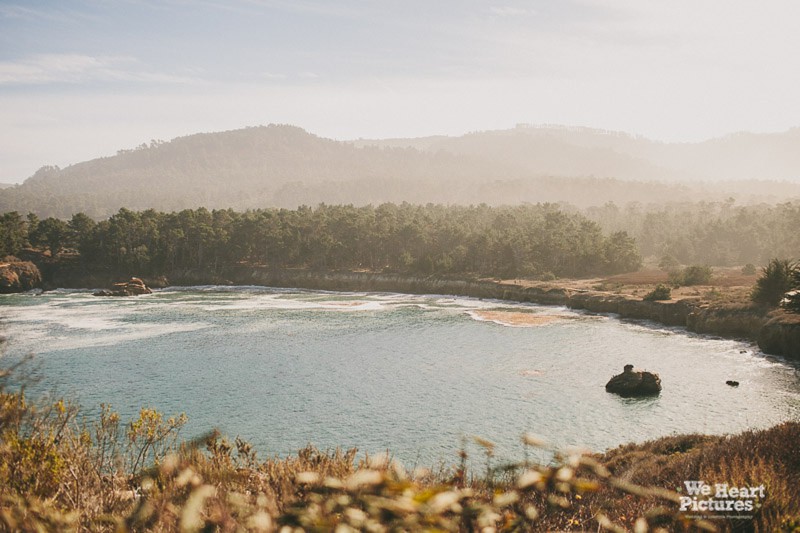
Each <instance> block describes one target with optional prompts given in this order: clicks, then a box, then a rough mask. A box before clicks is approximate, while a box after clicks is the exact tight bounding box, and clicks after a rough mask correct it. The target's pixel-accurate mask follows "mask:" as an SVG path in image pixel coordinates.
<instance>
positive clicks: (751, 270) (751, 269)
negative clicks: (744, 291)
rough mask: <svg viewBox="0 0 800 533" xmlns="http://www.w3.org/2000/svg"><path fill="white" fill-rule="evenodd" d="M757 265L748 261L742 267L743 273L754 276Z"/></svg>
mask: <svg viewBox="0 0 800 533" xmlns="http://www.w3.org/2000/svg"><path fill="white" fill-rule="evenodd" d="M756 272H757V271H756V266H755V265H754V264H753V263H747V264H746V265H745V266H743V267H742V274H744V275H745V276H752V275H754V274H755V273H756Z"/></svg>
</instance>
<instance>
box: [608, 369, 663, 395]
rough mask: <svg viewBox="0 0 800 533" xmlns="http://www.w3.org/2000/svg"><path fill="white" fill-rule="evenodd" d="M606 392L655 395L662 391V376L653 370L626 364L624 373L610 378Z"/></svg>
mask: <svg viewBox="0 0 800 533" xmlns="http://www.w3.org/2000/svg"><path fill="white" fill-rule="evenodd" d="M606 392H613V393H614V394H619V395H620V396H654V395H656V394H658V393H660V392H661V378H659V377H658V374H655V373H653V372H646V371H644V370H634V369H633V365H625V369H624V371H623V372H622V374H617V375H616V376H614V377H613V378H611V379H610V380H608V383H606Z"/></svg>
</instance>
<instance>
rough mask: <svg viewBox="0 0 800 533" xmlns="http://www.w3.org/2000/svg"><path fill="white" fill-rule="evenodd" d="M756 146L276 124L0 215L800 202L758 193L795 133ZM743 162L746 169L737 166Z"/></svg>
mask: <svg viewBox="0 0 800 533" xmlns="http://www.w3.org/2000/svg"><path fill="white" fill-rule="evenodd" d="M756 137H757V140H758V142H755V141H753V142H755V144H754V145H753V146H755V147H756V148H755V152H753V151H752V150H751V151H749V152H748V150H749V148H748V146H751V144H753V143H751V142H750V141H752V139H750V138H749V137H748V138H745V137H741V136H738V137H737V136H733V137H730V138H727V140H718V141H709V142H708V143H703V144H697V145H680V146H678V145H666V144H663V143H654V142H652V141H647V140H643V139H640V138H634V137H631V136H628V135H624V134H618V133H609V132H600V131H596V130H585V129H568V128H529V127H518V128H515V129H513V130H506V131H496V132H483V133H475V134H469V135H465V136H462V137H453V138H450V137H432V138H424V139H405V140H403V139H396V140H392V141H354V142H339V141H333V140H330V139H324V138H321V137H318V136H315V135H313V134H310V133H308V132H306V131H304V130H302V129H300V128H297V127H293V126H285V125H270V126H260V127H253V128H246V129H241V130H234V131H227V132H220V133H202V134H196V135H190V136H186V137H180V138H177V139H174V140H172V141H170V142H163V141H152V142H151V143H150V144H148V145H145V144H143V145H141V146H139V147H138V148H135V149H133V150H121V151H120V152H118V153H117V155H116V156H112V157H105V158H100V159H95V160H92V161H87V162H83V163H78V164H75V165H72V166H69V167H66V168H64V169H59V168H57V167H43V168H41V169H40V170H39V171H38V172H36V174H34V175H33V176H32V177H30V178H28V179H27V180H26V181H25V182H24V183H23V184H21V185H18V186H14V187H10V188H6V189H0V212H7V211H18V212H20V213H27V212H33V213H36V214H38V215H40V216H55V217H59V218H64V219H66V218H69V217H70V216H72V215H73V214H75V213H78V212H83V213H86V214H88V215H90V216H92V217H96V218H103V217H107V216H110V215H111V214H113V213H115V212H117V211H118V210H119V209H120V208H123V207H125V208H129V209H150V208H153V209H157V210H161V211H175V210H181V209H187V208H197V207H207V208H234V209H239V210H241V209H248V208H264V207H287V208H295V207H297V206H299V205H303V204H305V205H317V204H319V203H323V202H324V203H329V204H348V203H352V204H355V205H368V204H374V205H378V204H380V203H383V202H397V203H399V202H404V201H405V202H411V203H421V204H424V203H429V202H431V203H443V204H478V203H487V204H494V205H500V204H519V203H523V202H530V203H537V202H568V203H570V204H573V205H576V206H579V207H587V206H593V205H603V204H604V203H606V202H609V201H614V202H616V203H617V204H625V203H628V202H642V203H652V202H657V203H661V202H664V201H665V200H669V201H672V202H681V201H694V200H712V201H718V200H722V199H726V198H728V197H729V196H731V197H734V198H736V199H737V200H738V201H740V202H759V201H768V202H774V201H781V200H785V199H789V198H797V197H800V180H797V181H795V182H788V181H785V182H764V181H761V180H762V179H769V178H779V179H788V177H787V176H789V174H790V170H791V169H796V170H797V171H796V172H795V174H794V175H795V176H800V150H794V151H792V150H788V148H787V147H789V148H792V147H796V146H798V145H800V129H798V130H791V131H790V132H787V133H785V134H777V135H776V136H773V137H769V138H767V137H764V136H756ZM748 139H750V140H748ZM731 146H733V147H736V148H737V149H736V150H733V151H731V150H732V149H731ZM676 150H677V152H676ZM787 150H788V151H787ZM676 153H677V154H679V156H680V157H678V156H676V155H675V154H676ZM670 154H672V155H670ZM680 154H682V155H680ZM703 154H712V155H713V154H716V155H713V157H711V156H708V157H706V156H705V155H703ZM748 154H749V155H748ZM733 155H736V157H738V159H736V158H734V159H733V160H732V161H733V162H732V163H731V162H729V163H726V165H727V166H725V168H738V169H739V170H738V171H737V173H733V171H732V170H731V172H732V174H731V175H732V176H733V177H736V178H742V177H750V178H759V180H757V181H748V182H727V183H724V184H721V183H719V182H710V181H709V182H707V183H703V182H697V181H692V180H689V178H687V174H686V172H684V171H683V170H681V169H680V168H677V169H676V167H675V166H674V165H672V163H674V161H675V160H676V157H677V159H679V160H681V161H684V162H686V161H688V162H694V163H693V164H695V163H696V165H697V168H698V169H702V168H706V167H708V165H707V163H708V161H716V160H719V159H721V158H723V156H725V157H728V156H730V157H733ZM748 157H749V158H750V159H748V161H749V163H748V164H747V165H745V164H744V163H742V162H741V160H742V158H745V159H747V158H748ZM764 159H767V160H770V161H771V162H770V164H769V165H766V163H765V165H766V166H765V167H764V173H763V174H759V173H758V172H756V170H755V167H754V165H756V166H758V164H761V163H760V162H761V161H762V160H764ZM737 161H739V163H737ZM754 162H755V163H754ZM670 165H672V166H670ZM704 165H705V166H704ZM737 165H738V166H737ZM711 167H713V165H712V166H711ZM713 168H716V167H713ZM748 169H750V170H748ZM712 177H715V178H718V177H720V176H717V175H715V176H712ZM673 178H674V179H673ZM680 178H686V180H687V181H684V182H680V181H679V179H680ZM653 180H663V182H655V181H653ZM676 180H677V181H676Z"/></svg>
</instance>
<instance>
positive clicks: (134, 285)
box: [94, 278, 153, 296]
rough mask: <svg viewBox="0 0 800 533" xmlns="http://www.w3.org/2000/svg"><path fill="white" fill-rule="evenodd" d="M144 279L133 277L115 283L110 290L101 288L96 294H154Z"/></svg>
mask: <svg viewBox="0 0 800 533" xmlns="http://www.w3.org/2000/svg"><path fill="white" fill-rule="evenodd" d="M152 293H153V291H152V290H150V289H149V288H148V287H147V285H145V284H144V281H142V280H140V279H139V278H131V279H130V281H123V282H120V283H115V284H114V285H113V286H112V287H111V288H110V289H108V290H100V291H97V292H95V293H94V295H95V296H138V295H140V294H152Z"/></svg>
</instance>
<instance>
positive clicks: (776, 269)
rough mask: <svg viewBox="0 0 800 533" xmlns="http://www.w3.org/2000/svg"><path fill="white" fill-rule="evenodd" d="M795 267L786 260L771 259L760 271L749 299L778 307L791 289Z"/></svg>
mask: <svg viewBox="0 0 800 533" xmlns="http://www.w3.org/2000/svg"><path fill="white" fill-rule="evenodd" d="M796 270H797V265H796V264H795V263H794V262H792V261H790V260H788V259H771V260H770V262H769V264H767V266H765V267H764V268H762V269H761V275H760V276H759V277H758V279H757V280H756V286H755V287H754V288H753V292H752V294H751V296H750V297H751V298H752V300H753V301H754V302H756V303H759V304H763V305H771V306H775V305H778V304H779V303H780V301H781V299H782V298H783V296H784V295H785V294H786V293H787V292H788V291H790V290H791V289H792V286H793V284H794V276H795V275H796V274H795V272H796Z"/></svg>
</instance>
